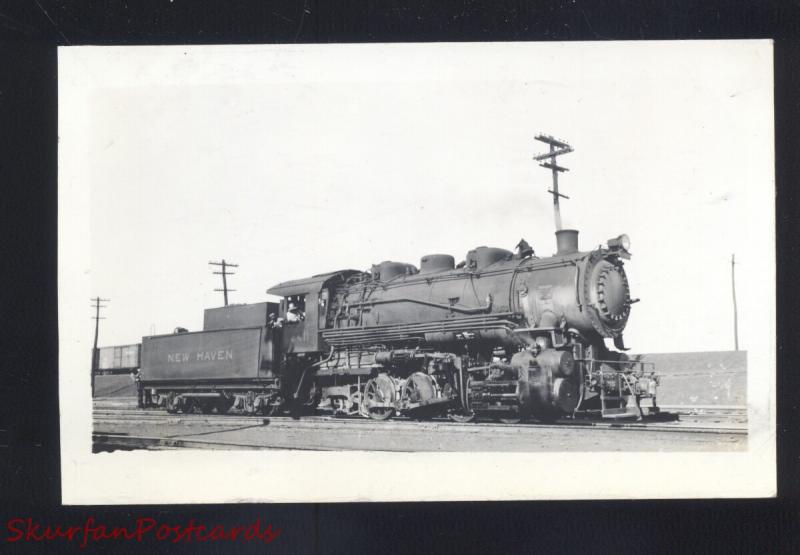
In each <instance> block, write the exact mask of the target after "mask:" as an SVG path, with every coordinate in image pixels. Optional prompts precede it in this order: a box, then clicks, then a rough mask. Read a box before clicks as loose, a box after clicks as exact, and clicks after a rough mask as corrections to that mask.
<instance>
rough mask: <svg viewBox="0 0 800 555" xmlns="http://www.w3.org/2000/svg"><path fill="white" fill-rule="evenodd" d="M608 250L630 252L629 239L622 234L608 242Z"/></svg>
mask: <svg viewBox="0 0 800 555" xmlns="http://www.w3.org/2000/svg"><path fill="white" fill-rule="evenodd" d="M608 248H609V249H612V250H616V249H622V250H624V251H626V252H627V251H630V250H631V238H630V237H628V236H627V235H625V234H624V233H623V234H622V235H620V236H619V237H615V238H613V239H609V240H608Z"/></svg>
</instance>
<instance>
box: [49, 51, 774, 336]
mask: <svg viewBox="0 0 800 555" xmlns="http://www.w3.org/2000/svg"><path fill="white" fill-rule="evenodd" d="M59 56H60V60H61V61H62V62H64V61H68V63H69V68H70V72H69V73H70V76H71V79H63V77H62V79H61V82H60V86H61V87H62V93H64V91H67V92H68V93H69V94H62V99H61V103H60V106H59V109H60V111H61V116H60V117H61V122H62V124H61V126H60V130H59V134H60V140H61V141H62V146H63V143H68V144H69V149H70V150H69V151H68V152H69V157H70V158H69V171H70V174H69V179H70V181H69V183H71V184H73V185H74V186H80V187H86V188H89V189H90V203H89V204H88V205H86V206H85V207H84V208H85V209H87V210H88V214H87V216H88V219H89V228H87V229H88V236H86V237H83V238H82V239H83V241H84V243H85V244H87V245H89V248H90V255H89V256H88V257H87V258H86V265H87V266H88V267H86V268H84V273H85V274H88V276H89V279H90V281H91V285H90V294H91V295H100V296H103V297H107V298H110V299H111V302H110V303H109V306H108V308H107V309H105V311H104V315H105V316H106V318H107V319H106V320H103V321H102V326H101V332H100V344H101V345H113V344H123V343H133V342H138V341H139V340H140V338H141V336H142V335H148V334H150V333H152V332H153V331H155V332H156V333H167V332H171V331H172V329H173V328H174V327H175V326H178V325H181V326H184V327H188V328H189V329H192V330H196V329H200V328H201V327H202V311H203V308H205V307H212V306H219V305H220V304H221V303H222V294H221V293H215V292H214V291H213V289H214V288H215V287H220V286H221V283H220V279H219V276H215V275H212V273H211V271H212V268H211V267H210V266H209V265H208V262H209V261H210V260H218V259H220V258H223V257H224V258H226V259H227V260H229V261H233V262H235V263H238V264H239V265H240V267H239V268H238V269H236V270H235V271H236V272H237V274H236V275H235V276H233V277H232V278H231V279H230V286H231V287H233V288H235V289H236V292H234V293H231V302H257V301H262V300H265V299H266V294H265V291H266V289H267V288H268V287H269V286H271V285H273V284H275V283H277V282H280V281H285V280H288V279H295V278H301V277H306V276H309V275H312V274H316V273H321V272H325V271H330V270H336V269H342V268H356V269H365V268H368V267H369V266H370V265H371V264H373V263H377V262H380V261H382V260H398V261H403V262H410V263H413V264H415V265H418V264H419V259H420V257H421V256H422V255H424V254H428V253H436V252H443V253H451V254H453V255H454V256H455V257H456V260H457V261H458V260H462V259H463V257H464V254H465V253H466V252H467V251H468V250H469V249H471V248H474V247H475V246H479V245H489V246H499V247H504V248H507V249H512V248H513V247H514V245H515V244H516V243H517V241H518V240H519V239H520V237H524V238H525V239H526V240H527V241H528V242H529V243H531V245H532V246H533V247H534V248H535V249H536V252H537V254H539V255H540V256H541V255H548V254H551V253H552V252H553V251H554V250H555V240H554V237H553V231H554V223H553V210H552V201H551V197H550V195H548V194H547V193H546V190H547V189H548V188H549V187H550V183H551V182H550V179H551V177H550V174H549V172H548V171H546V170H544V169H542V168H540V167H539V166H538V165H537V163H536V162H534V161H533V160H532V159H531V158H532V155H533V154H535V153H538V152H541V151H543V150H544V149H545V146H544V145H542V144H540V143H538V142H536V141H534V140H533V137H534V136H535V135H536V134H537V133H539V132H545V133H549V134H553V135H555V136H556V137H561V138H564V139H566V140H568V141H569V142H570V143H571V144H572V145H573V147H574V148H575V152H574V153H571V154H569V155H567V156H565V157H564V158H562V163H563V164H564V165H566V166H567V167H569V168H570V170H571V171H570V172H568V173H567V174H565V175H564V176H563V177H562V180H561V189H562V192H563V193H565V194H567V195H569V196H570V197H571V198H570V200H565V201H563V204H562V214H563V218H564V225H565V227H575V228H577V229H579V230H580V231H581V239H580V242H581V246H582V247H585V248H588V247H591V246H594V245H597V244H599V243H601V242H604V241H605V240H606V239H608V238H610V237H614V236H616V235H618V234H620V233H623V232H624V233H627V234H629V235H630V237H631V243H632V248H631V250H632V252H633V257H632V259H631V261H630V262H628V264H627V266H626V267H627V271H628V275H629V278H630V283H631V288H632V295H633V296H634V297H638V298H641V302H640V303H638V304H636V305H634V307H633V310H632V315H631V318H630V321H629V323H628V328H627V331H626V343H627V344H628V346H630V347H632V348H633V350H634V351H637V352H666V351H701V350H724V349H732V348H733V322H732V303H731V266H730V257H731V254H732V253H736V259H737V262H738V265H737V267H736V272H737V273H736V280H737V294H738V301H739V320H740V344H741V347H742V348H745V349H746V348H747V347H748V337H750V336H751V334H753V333H763V330H764V324H765V318H766V319H768V318H769V316H770V314H772V312H771V310H772V303H774V289H773V287H774V284H773V281H774V254H773V249H774V244H773V241H774V216H773V204H774V179H773V123H772V122H773V115H772V54H771V45H770V43H769V42H766V41H753V42H724V41H704V42H693V43H686V42H674V43H669V42H650V43H643V42H637V43H569V44H565V43H548V44H530V43H529V44H520V43H516V44H514V43H510V44H483V45H481V44H465V45H446V44H439V45H392V46H387V45H373V46H369V45H363V46H354V45H338V46H336V45H329V46H306V45H294V46H240V47H210V46H209V47H194V46H193V47H168V48H167V47H159V48H149V47H121V48H106V49H91V48H73V49H67V50H66V51H64V50H62V51H60V53H59ZM73 113H74V114H75V116H74V117H71V114H73ZM65 155H66V154H65V151H64V150H63V149H62V161H63V160H64V158H63V157H64V156H65ZM62 166H63V164H62ZM63 171H64V168H63V167H62V174H61V178H62V183H61V185H62V186H63V184H64V181H63V180H64V174H63ZM61 202H62V206H61V209H62V210H63V209H64V208H65V202H66V203H68V198H67V199H66V200H65V197H64V196H62V201H61ZM79 239H80V238H79ZM63 256H64V253H63V252H62V257H63ZM67 277H68V276H63V275H62V276H61V278H62V279H65V278H67ZM78 300H80V302H77V301H78ZM84 305H85V310H86V315H85V316H86V318H85V320H84V319H83V316H81V318H80V319H78V320H76V321H79V322H80V321H83V322H85V326H86V337H87V341H90V340H91V336H92V333H93V327H92V321H91V320H90V319H89V316H90V311H91V310H90V307H89V302H88V298H86V299H85V303H84V300H83V299H75V303H74V304H72V305H71V306H74V307H77V309H80V307H81V306H84ZM62 310H63V305H62Z"/></svg>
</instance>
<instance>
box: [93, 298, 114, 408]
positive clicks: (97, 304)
mask: <svg viewBox="0 0 800 555" xmlns="http://www.w3.org/2000/svg"><path fill="white" fill-rule="evenodd" d="M90 300H91V301H92V302H93V303H94V304H93V305H92V308H94V310H95V312H94V316H92V318H93V319H94V347H93V348H92V398H94V377H95V375H96V374H97V369H98V367H99V366H100V351H99V350H98V349H97V337H98V335H99V333H100V320H105V318H103V317H102V316H100V309H101V308H105V307H106V305H104V304H101V303H107V302H109V301H111V299H101V298H100V297H95V298H93V299H90Z"/></svg>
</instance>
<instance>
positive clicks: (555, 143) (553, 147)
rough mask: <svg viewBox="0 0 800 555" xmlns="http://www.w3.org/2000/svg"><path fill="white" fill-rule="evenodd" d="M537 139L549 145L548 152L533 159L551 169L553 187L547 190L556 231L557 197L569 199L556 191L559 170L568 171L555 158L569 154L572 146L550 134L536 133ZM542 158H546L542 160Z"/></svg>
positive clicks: (559, 221) (559, 223) (559, 224)
mask: <svg viewBox="0 0 800 555" xmlns="http://www.w3.org/2000/svg"><path fill="white" fill-rule="evenodd" d="M534 138H535V139H536V140H537V141H541V142H543V143H545V144H547V145H549V146H550V152H547V153H545V154H538V155H536V156H534V157H533V159H534V160H536V161H537V162H541V163H540V164H539V165H540V166H542V167H543V168H547V169H550V170H552V171H553V188H552V189H548V190H547V192H548V193H550V194H551V195H553V211H554V212H555V220H556V231H560V230H561V207H560V205H559V203H558V199H559V198H565V199H569V197H568V196H567V195H562V194H561V193H559V192H558V174H559V173H561V172H568V171H569V169H568V168H565V167H563V166H559V165H558V163H557V161H556V158H557V157H558V156H561V155H563V154H569V153H570V152H573V150H574V149H573V148H572V147H571V146H569V144H567V143H566V142H564V141H561V140H558V139H555V138H553V137H551V136H550V135H544V134H541V133H540V134H538V135H536V137H534ZM543 160H547V161H546V162H543Z"/></svg>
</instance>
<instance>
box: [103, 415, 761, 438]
mask: <svg viewBox="0 0 800 555" xmlns="http://www.w3.org/2000/svg"><path fill="white" fill-rule="evenodd" d="M94 422H95V425H97V424H103V425H106V426H109V425H111V426H113V425H133V424H168V425H181V426H212V427H232V428H235V427H250V426H252V427H260V426H271V427H273V428H293V429H297V430H301V429H319V428H322V427H324V428H338V427H341V426H360V427H363V428H367V429H368V428H376V429H382V430H389V429H392V428H398V427H401V428H405V429H407V428H409V427H411V428H414V429H418V430H439V429H442V428H447V429H448V430H452V431H459V430H463V431H468V432H473V431H475V432H477V431H481V430H486V431H488V430H491V431H495V432H501V433H503V432H511V431H517V430H526V429H558V428H569V429H586V430H589V429H608V430H621V431H626V430H627V431H648V432H679V433H702V434H728V435H730V434H733V435H746V434H747V428H746V426H742V425H741V423H734V424H728V425H725V426H719V425H715V426H708V425H703V424H702V423H701V422H698V421H690V422H686V421H680V420H679V421H675V422H636V421H592V420H580V419H577V420H573V419H564V420H560V421H558V422H556V423H552V424H543V423H539V422H521V423H519V424H504V423H500V422H494V421H480V420H477V421H474V422H469V423H459V422H452V421H450V420H448V419H446V418H436V419H432V420H426V421H416V420H412V419H409V418H403V417H397V418H394V419H392V420H390V421H384V422H376V421H373V420H369V419H366V418H362V417H358V416H354V417H347V416H344V417H342V416H338V417H337V416H303V417H301V418H299V419H294V418H290V417H286V416H272V417H264V416H245V415H209V414H179V415H178V414H169V413H166V412H162V411H155V410H152V411H149V410H136V409H120V410H114V409H95V411H94Z"/></svg>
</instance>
